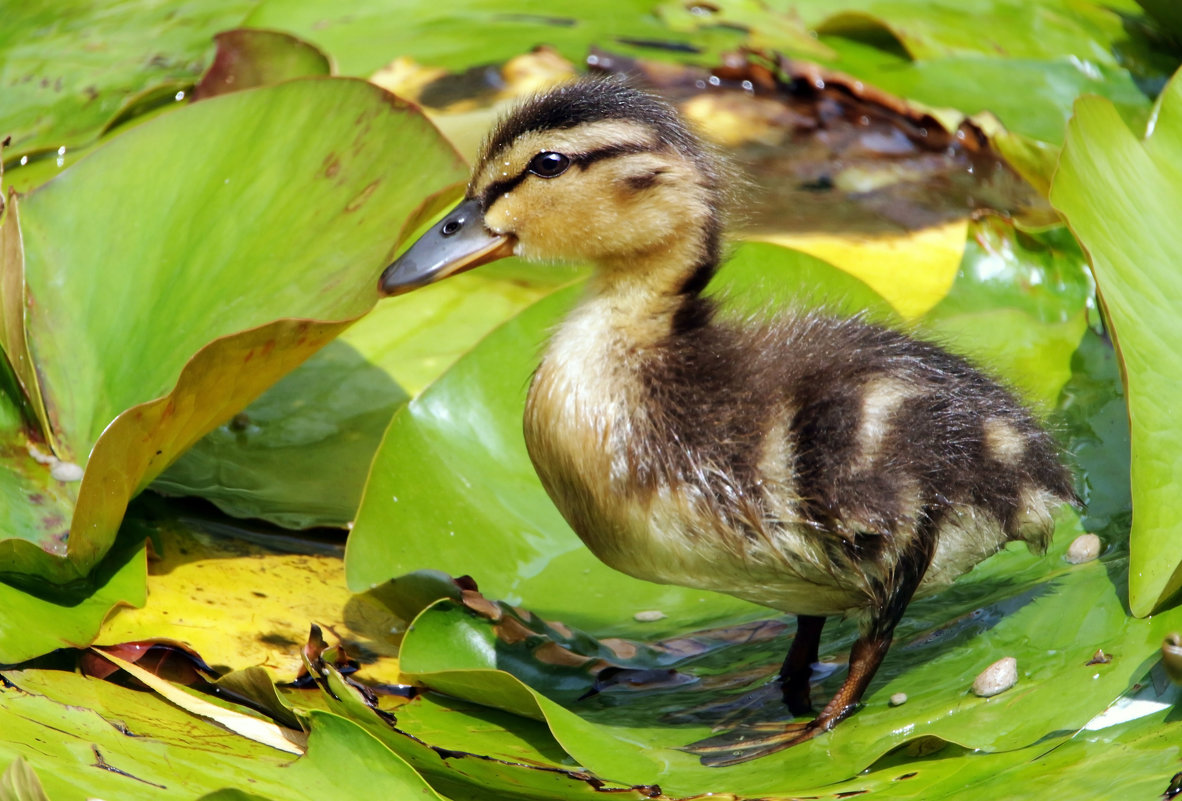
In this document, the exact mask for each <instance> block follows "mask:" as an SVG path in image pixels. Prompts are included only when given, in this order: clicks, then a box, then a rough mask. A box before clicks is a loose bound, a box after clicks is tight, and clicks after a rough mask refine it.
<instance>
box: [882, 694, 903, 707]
mask: <svg viewBox="0 0 1182 801" xmlns="http://www.w3.org/2000/svg"><path fill="white" fill-rule="evenodd" d="M887 703H888V704H890V705H891V706H903V704H905V703H907V693H895V694H894V695H892V696H891V697H890V698H889V699H887Z"/></svg>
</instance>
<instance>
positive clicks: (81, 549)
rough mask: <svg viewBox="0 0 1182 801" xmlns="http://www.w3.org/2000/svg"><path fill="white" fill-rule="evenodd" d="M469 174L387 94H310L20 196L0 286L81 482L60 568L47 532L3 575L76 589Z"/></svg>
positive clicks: (253, 95)
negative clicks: (15, 310)
mask: <svg viewBox="0 0 1182 801" xmlns="http://www.w3.org/2000/svg"><path fill="white" fill-rule="evenodd" d="M178 152H184V153H185V158H184V159H179V160H178V158H177V153H178ZM463 173H464V167H463V165H462V163H461V162H460V160H459V158H458V157H457V156H456V155H455V153H454V151H452V150H451V149H450V148H449V147H448V146H446V145H445V144H444V143H443V142H442V140H441V139H440V138H439V136H438V134H437V133H436V132H435V130H434V129H433V128H432V127H431V125H430V124H429V123H428V122H427V121H426V120H425V119H424V118H423V117H422V116H421V115H420V114H419V113H418V112H417V111H416V110H414V109H412V108H410V107H408V106H406V105H404V104H403V103H401V102H400V101H397V100H395V99H394V98H393V97H392V96H391V95H389V94H387V93H385V92H384V91H382V90H380V89H378V88H376V87H374V86H371V85H369V84H366V83H362V82H358V81H351V80H337V79H306V80H299V81H291V82H288V83H285V84H281V85H278V86H274V87H266V88H262V89H256V90H253V91H249V92H238V93H234V94H231V95H226V96H224V97H220V98H215V99H211V100H209V101H206V102H202V103H198V104H195V105H193V106H190V107H188V108H185V109H181V110H178V111H177V112H175V113H173V114H169V115H166V116H163V117H160V118H158V119H156V120H154V121H152V122H151V123H147V124H145V125H142V126H139V127H137V128H135V129H133V130H131V131H128V132H127V133H126V134H124V135H121V136H118V137H115V138H114V139H112V140H111V141H110V142H108V143H107V144H105V145H104V146H103V147H102V148H100V149H99V150H96V151H95V152H94V153H93V154H92V155H90V156H89V157H87V158H86V159H84V160H83V161H81V162H79V163H78V164H77V165H75V166H74V167H72V168H70V169H69V170H67V171H65V172H64V173H62V174H61V175H60V176H59V177H58V178H56V179H55V180H53V181H51V182H49V183H48V184H45V185H44V186H42V187H40V188H39V189H37V190H36V191H34V192H33V193H32V194H30V195H29V196H28V197H27V198H25V199H24V202H23V203H22V209H21V219H20V224H21V234H22V236H23V246H24V250H23V254H17V255H23V264H22V263H20V262H19V261H18V262H17V263H14V258H13V256H12V253H11V250H10V249H7V248H6V249H5V251H4V252H5V254H7V255H8V259H7V262H6V268H5V269H6V270H11V271H17V272H19V271H20V270H22V269H23V273H24V277H25V282H26V286H27V290H26V292H27V296H28V298H29V299H30V301H29V304H28V306H29V308H28V311H27V313H26V317H25V328H26V339H27V347H28V351H29V354H30V358H31V363H32V364H34V365H35V366H36V382H37V385H38V388H39V390H40V396H41V397H42V398H43V400H44V419H45V420H46V421H47V423H48V425H47V431H46V432H45V433H46V434H47V436H48V437H49V439H50V444H51V445H52V449H53V454H54V456H56V457H57V458H58V459H60V460H61V461H62V462H68V463H76V464H79V465H81V464H82V463H83V462H85V463H86V464H85V467H86V472H85V475H84V476H83V478H82V482H81V484H80V485H79V487H78V490H77V492H78V495H77V506H76V509H70V508H68V507H66V508H64V509H61V510H60V511H61V515H62V516H63V517H64V518H66V519H67V520H70V521H71V522H70V537H69V541H68V553H67V555H66V556H67V558H65V559H62V558H61V557H60V556H48V553H49V551H47V550H46V549H45V548H47V547H52V543H53V540H51V539H49V537H51V536H56V535H57V534H58V533H59V532H57V531H53V532H51V533H50V534H46V533H43V532H35V533H34V534H33V535H32V536H30V535H29V534H28V533H21V532H15V534H16V536H18V537H23V538H22V539H8V540H6V541H5V542H4V543H0V548H2V549H3V551H4V552H5V553H6V554H8V557H9V559H10V561H9V562H8V565H9V566H10V569H12V570H14V571H24V572H30V573H36V574H38V575H42V576H44V577H46V578H50V579H52V580H55V581H65V580H70V579H72V578H74V577H76V576H78V575H84V574H85V572H86V571H87V569H88V568H89V567H90V566H91V565H93V564H94V563H95V562H96V561H97V560H98V559H99V558H100V557H101V556H102V554H103V553H104V552H105V550H106V548H107V547H108V546H109V544H110V541H111V538H112V537H113V536H114V532H115V530H116V529H117V527H118V524H119V520H120V519H121V518H122V515H123V511H124V509H125V508H126V504H127V501H128V499H130V498H131V497H132V496H133V495H134V494H135V493H136V492H138V491H139V490H140V489H142V488H143V487H144V486H145V485H146V484H147V483H148V482H149V481H151V480H152V479H153V478H154V477H155V476H156V475H157V474H159V473H160V471H162V470H163V469H164V468H165V467H166V466H167V465H168V464H169V463H170V462H171V461H173V460H174V459H175V458H176V457H177V456H178V455H179V454H180V453H181V452H182V451H184V450H185V449H186V448H187V447H188V446H189V445H191V444H192V443H193V442H194V441H196V440H197V439H199V438H200V437H201V436H202V435H203V434H205V433H206V432H207V431H208V430H210V429H211V428H213V427H214V426H216V425H217V424H218V423H220V422H222V421H224V420H225V419H227V418H228V417H230V416H231V415H232V414H234V412H236V411H238V410H240V409H241V408H242V407H243V406H245V405H246V404H247V403H248V402H249V401H250V400H251V399H252V398H253V397H255V396H257V395H258V394H260V393H261V392H262V391H263V390H264V389H265V388H266V387H267V386H269V385H270V384H272V383H274V382H275V381H276V380H277V379H278V378H279V377H281V376H282V375H283V374H284V373H285V372H287V371H289V370H291V369H292V368H293V367H295V366H296V365H297V364H299V363H300V362H301V361H303V360H304V359H306V358H307V357H308V356H310V355H311V354H312V353H314V352H315V351H316V350H317V349H319V348H320V347H321V346H323V345H324V344H325V343H326V342H328V341H329V340H330V339H331V338H332V337H333V336H334V335H335V334H337V333H338V332H339V331H340V330H342V329H343V328H344V327H345V325H346V324H347V322H348V321H349V319H350V318H355V317H357V316H359V315H360V314H361V313H363V312H364V311H366V310H367V309H368V308H369V307H370V306H371V305H372V303H373V301H374V300H375V299H376V296H377V292H376V280H375V279H374V276H375V275H376V274H377V272H378V271H379V270H380V269H381V266H382V265H383V264H385V263H386V259H387V257H388V256H389V254H390V252H391V251H392V250H393V246H394V244H395V242H396V240H397V237H398V231H397V229H396V228H395V227H394V226H393V225H392V224H391V221H392V220H409V222H408V223H407V225H408V226H410V227H413V225H414V224H415V220H417V219H419V218H422V217H425V216H429V215H430V214H431V213H433V212H434V211H435V209H436V208H437V207H438V205H439V203H440V200H439V198H440V196H441V195H442V194H445V193H446V192H448V191H450V189H448V187H449V185H450V184H454V182H456V181H458V180H459V179H460V178H461V177H462V175H463ZM408 186H410V187H413V191H408V190H407V187H408ZM424 196H425V197H426V198H427V199H426V200H425V201H424V200H423V199H422V198H423V197H424ZM111 198H118V199H119V201H118V202H111ZM99 276H101V277H99ZM285 318H287V319H285ZM296 318H301V319H296ZM318 320H319V321H323V322H317V321H318ZM6 330H7V329H6ZM36 394H37V393H35V392H31V393H30V395H31V396H32V397H36ZM88 457H89V458H88ZM9 536H10V537H12V536H13V533H10V534H9ZM25 538H27V539H25ZM29 539H32V540H35V541H36V542H37V543H39V544H40V545H41V546H42V547H37V546H34V545H31V544H30V542H29Z"/></svg>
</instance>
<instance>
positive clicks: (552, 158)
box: [526, 150, 570, 178]
mask: <svg viewBox="0 0 1182 801" xmlns="http://www.w3.org/2000/svg"><path fill="white" fill-rule="evenodd" d="M569 166H570V158H569V157H567V156H564V155H562V154H561V153H553V152H551V151H549V150H547V151H546V152H544V153H539V154H538V155H536V156H534V157H533V158H532V159H530V162H529V167H527V168H526V169H528V170H529V171H530V172H532V173H533V174H534V175H537V176H539V177H541V178H557V177H558V176H559V175H562V174H563V173H564V172H566V168H567V167H569Z"/></svg>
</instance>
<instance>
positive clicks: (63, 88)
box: [0, 0, 253, 163]
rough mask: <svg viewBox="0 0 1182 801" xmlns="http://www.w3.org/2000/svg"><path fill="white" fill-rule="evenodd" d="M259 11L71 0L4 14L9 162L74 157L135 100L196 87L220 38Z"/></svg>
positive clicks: (230, 0) (1, 76)
mask: <svg viewBox="0 0 1182 801" xmlns="http://www.w3.org/2000/svg"><path fill="white" fill-rule="evenodd" d="M252 5H253V4H252V3H250V2H247V1H246V0H216V2H210V3H200V4H183V5H179V6H178V4H175V3H155V4H150V5H145V4H144V3H141V2H135V0H116V1H115V2H106V3H103V4H102V5H101V6H97V5H95V4H94V3H91V2H88V0H64V2H58V3H53V4H52V5H47V4H44V3H15V4H13V5H12V6H11V7H6V8H5V13H4V29H3V31H2V32H0V86H3V87H4V100H5V102H4V107H3V111H0V139H3V138H4V136H6V135H11V136H12V139H13V142H12V149H11V150H8V151H6V152H5V153H4V159H5V161H6V162H10V161H11V162H14V163H19V159H20V158H21V156H23V155H29V154H36V153H37V151H47V152H55V151H56V150H57V148H59V147H63V146H64V147H66V148H67V149H73V148H74V147H76V146H78V145H81V144H84V143H86V142H88V141H90V140H92V139H94V138H96V137H97V136H98V134H99V132H100V131H101V130H102V129H103V127H104V126H105V125H106V124H107V122H108V121H109V120H110V119H111V118H112V117H114V116H115V115H116V114H118V113H119V112H120V109H121V108H122V107H123V106H124V104H125V103H126V101H127V98H128V97H129V96H132V95H135V94H137V93H139V92H141V91H143V90H145V89H149V88H150V87H152V86H154V85H158V84H164V83H169V84H173V83H175V82H177V81H178V80H179V81H181V82H183V83H182V85H184V84H191V83H192V82H193V81H194V80H196V79H197V77H198V76H199V75H200V74H201V72H202V70H203V69H204V65H205V63H206V59H207V57H208V54H209V52H210V51H211V45H212V43H211V41H210V39H211V37H212V36H213V34H214V33H215V32H216V31H218V30H222V29H225V28H232V27H234V26H235V25H237V23H238V21H239V20H240V19H241V18H242V15H243V14H245V13H247V12H248V11H249V10H250V8H251V6H252ZM175 92H176V89H175V88H174V89H172V91H171V92H169V96H171V95H172V94H175Z"/></svg>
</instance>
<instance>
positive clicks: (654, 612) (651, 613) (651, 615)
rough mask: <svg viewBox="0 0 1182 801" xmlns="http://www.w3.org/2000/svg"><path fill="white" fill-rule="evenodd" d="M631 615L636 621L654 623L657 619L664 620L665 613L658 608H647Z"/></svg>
mask: <svg viewBox="0 0 1182 801" xmlns="http://www.w3.org/2000/svg"><path fill="white" fill-rule="evenodd" d="M632 617H633V619H635V620H636V622H637V623H655V622H656V621H658V620H664V619H665V617H666V615H665V613H664V612H662V611H661V610H659V609H649V610H647V611H644V612H637V613H636V614H635V615H633V616H632Z"/></svg>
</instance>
